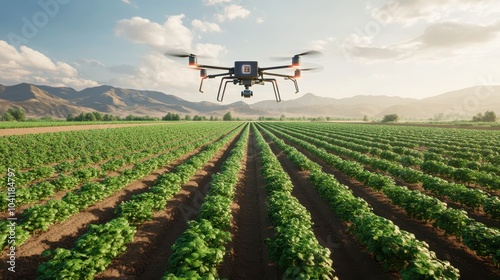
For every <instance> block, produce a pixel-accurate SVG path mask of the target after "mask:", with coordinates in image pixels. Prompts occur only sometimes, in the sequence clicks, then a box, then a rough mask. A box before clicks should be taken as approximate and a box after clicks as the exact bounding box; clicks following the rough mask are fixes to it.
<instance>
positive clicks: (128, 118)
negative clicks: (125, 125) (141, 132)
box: [125, 115, 134, 121]
mask: <svg viewBox="0 0 500 280" xmlns="http://www.w3.org/2000/svg"><path fill="white" fill-rule="evenodd" d="M125 120H126V121H133V120H134V116H133V115H128V116H126V117H125Z"/></svg>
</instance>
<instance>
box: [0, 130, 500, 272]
mask: <svg viewBox="0 0 500 280" xmlns="http://www.w3.org/2000/svg"><path fill="white" fill-rule="evenodd" d="M82 127H83V126H82ZM0 150H1V153H0V177H1V182H2V183H1V185H0V205H1V209H2V211H1V212H0V215H1V219H0V243H2V246H3V250H2V267H1V272H0V279H162V280H163V279H221V278H222V279H500V267H499V265H500V199H499V198H498V196H499V195H500V131H498V130H480V129H474V130H472V129H459V128H438V127H417V126H396V125H391V126H385V125H370V124H348V123H328V122H327V123H314V122H180V123H167V124H160V123H159V124H149V125H147V126H127V127H113V128H106V129H87V130H70V131H61V132H44V133H36V134H23V135H8V136H2V137H0Z"/></svg>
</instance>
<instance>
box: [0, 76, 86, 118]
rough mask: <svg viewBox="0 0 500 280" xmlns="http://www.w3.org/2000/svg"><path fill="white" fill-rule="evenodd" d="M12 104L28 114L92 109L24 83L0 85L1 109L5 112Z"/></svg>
mask: <svg viewBox="0 0 500 280" xmlns="http://www.w3.org/2000/svg"><path fill="white" fill-rule="evenodd" d="M13 105H14V106H17V107H22V108H23V109H24V110H25V111H26V114H27V115H28V116H54V117H65V116H66V115H68V114H77V113H78V114H79V113H81V112H91V111H93V110H92V109H90V108H81V107H79V106H76V105H75V104H73V103H72V102H71V101H69V100H66V99H64V98H60V97H58V96H55V95H52V94H50V93H48V92H47V91H44V90H42V89H40V88H38V87H36V86H34V85H31V84H26V83H22V84H18V85H14V86H1V87H0V109H1V111H2V112H5V111H7V110H8V109H9V108H10V107H12V106H13Z"/></svg>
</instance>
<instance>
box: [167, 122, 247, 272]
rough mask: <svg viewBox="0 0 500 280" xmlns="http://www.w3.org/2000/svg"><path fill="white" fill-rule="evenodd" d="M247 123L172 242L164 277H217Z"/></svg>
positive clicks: (227, 229)
mask: <svg viewBox="0 0 500 280" xmlns="http://www.w3.org/2000/svg"><path fill="white" fill-rule="evenodd" d="M248 131H249V125H247V126H246V128H245V130H244V131H243V133H242V134H241V136H240V139H239V140H238V142H237V143H236V144H235V146H234V148H233V149H232V150H231V153H230V155H229V157H228V158H227V159H226V160H225V161H224V163H223V164H222V166H221V171H220V172H219V173H217V174H214V175H213V176H212V179H211V181H210V189H209V192H208V194H207V195H206V196H205V199H204V202H203V204H202V205H201V208H200V211H199V213H198V218H197V219H196V220H192V221H189V222H188V228H187V229H186V231H184V233H182V235H181V236H180V237H179V238H178V239H177V240H176V241H175V243H174V245H173V246H172V250H173V253H172V255H171V256H170V258H169V259H168V269H167V271H166V272H165V276H164V277H163V278H162V279H164V280H167V279H169V280H170V279H217V278H218V273H217V267H218V266H219V265H220V264H221V263H222V261H223V259H224V256H225V255H226V248H225V247H224V246H225V245H226V244H227V243H228V242H229V241H230V239H231V237H230V236H231V233H230V231H229V230H230V228H231V220H232V213H231V203H232V201H233V199H234V193H235V190H236V184H237V183H238V174H239V172H240V170H241V169H242V160H243V157H244V155H245V152H246V150H245V148H246V145H247V141H248Z"/></svg>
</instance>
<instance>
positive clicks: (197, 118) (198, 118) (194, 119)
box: [193, 115, 202, 121]
mask: <svg viewBox="0 0 500 280" xmlns="http://www.w3.org/2000/svg"><path fill="white" fill-rule="evenodd" d="M201 120H202V119H201V117H200V116H198V115H195V116H194V117H193V121H201Z"/></svg>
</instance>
